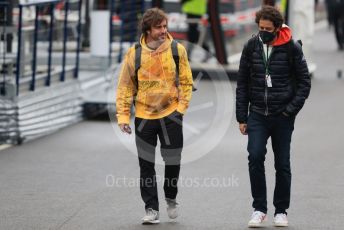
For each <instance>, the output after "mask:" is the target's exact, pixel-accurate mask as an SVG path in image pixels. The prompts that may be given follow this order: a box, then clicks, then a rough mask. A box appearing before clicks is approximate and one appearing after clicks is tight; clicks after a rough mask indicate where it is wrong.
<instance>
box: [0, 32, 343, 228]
mask: <svg viewBox="0 0 344 230" xmlns="http://www.w3.org/2000/svg"><path fill="white" fill-rule="evenodd" d="M314 46H315V47H314V50H315V51H314V58H313V60H314V62H315V63H316V64H317V65H318V69H317V71H316V73H315V78H314V79H313V86H312V93H311V96H310V98H309V100H308V101H307V103H306V106H305V108H304V109H303V111H302V112H301V113H300V115H299V116H298V117H297V120H296V125H295V127H296V128H295V133H294V136H293V146H292V151H293V153H292V170H293V182H292V200H291V208H290V209H289V220H290V227H289V228H288V229H295V230H296V229H300V230H307V229H312V230H316V229H319V230H325V229H335V230H340V229H343V228H342V221H343V218H344V199H343V191H344V179H343V168H344V155H343V154H344V148H343V142H344V129H343V127H344V122H343V118H344V106H343V104H344V103H343V99H344V79H341V80H338V79H337V78H336V71H337V69H340V68H341V69H342V70H343V68H344V53H343V52H341V53H340V52H338V51H337V49H336V44H335V41H334V36H333V31H328V30H327V28H320V29H318V30H317V32H316V37H315V42H314ZM208 84H211V83H210V82H208V81H202V82H201V86H202V87H208ZM195 95H196V94H195ZM210 96H211V92H208V93H206V94H202V96H200V97H210ZM197 100H198V99H197V98H196V97H195V101H197ZM198 116H199V114H197V113H190V114H189V115H187V116H186V120H188V121H191V120H193V119H197V117H198ZM207 116H209V119H210V118H211V114H209V115H207ZM201 125H202V124H201V123H200V124H199V126H201ZM209 138H211V137H209ZM245 146H246V137H245V136H242V135H240V134H239V131H238V129H237V124H236V122H235V120H234V119H232V122H231V124H230V128H229V129H228V131H227V132H226V133H225V136H224V138H223V139H222V140H221V142H220V144H218V145H217V146H216V148H214V149H213V150H212V151H211V152H210V153H209V154H207V155H205V156H203V157H202V158H200V159H198V160H196V161H193V162H191V163H187V164H184V165H183V166H182V171H181V176H182V178H183V180H184V181H183V186H182V187H181V188H180V193H179V197H178V198H179V202H180V203H181V216H180V218H179V219H178V221H177V222H171V221H169V220H168V219H167V215H166V213H165V204H164V203H161V205H160V208H161V221H162V223H161V224H160V225H159V226H141V225H140V218H141V217H142V215H143V204H142V201H141V199H140V194H139V189H138V187H137V186H135V183H133V181H132V180H134V179H135V178H137V177H138V173H139V169H138V162H137V159H136V156H135V155H134V154H131V153H130V152H128V150H127V149H126V148H125V147H124V145H123V144H122V143H121V141H120V140H119V139H118V137H117V136H116V135H115V132H114V130H113V128H112V126H111V123H110V122H107V121H84V122H81V123H79V124H77V125H74V126H72V127H69V128H66V129H64V130H62V131H60V132H58V133H55V134H52V135H50V136H46V137H44V138H41V139H38V140H35V141H32V142H29V143H25V144H23V145H22V146H15V147H11V148H8V149H5V150H2V151H1V152H0V185H1V187H0V229H9V230H14V229H25V230H29V229H33V230H38V229H42V230H43V229H44V230H45V229H72V230H76V229H104V230H107V229H115V230H117V229H121V230H122V229H124V230H134V229H164V230H168V229H174V230H178V229H183V230H185V229H197V230H203V229H204V230H205V229H209V230H210V229H223V230H225V229H235V230H236V229H238V230H239V229H246V225H247V221H248V218H249V216H250V215H251V211H252V210H251V197H250V188H249V178H248V169H247V153H246V150H245V148H246V147H245ZM268 151H269V152H268V154H267V162H266V172H267V175H268V178H267V182H268V192H269V195H268V199H269V200H268V201H269V213H268V214H269V215H270V223H271V219H272V218H271V217H272V214H273V207H272V192H273V185H274V169H273V158H272V152H271V148H268ZM185 154H187V153H185ZM157 173H158V174H159V175H162V173H163V168H162V166H161V165H157ZM124 177H125V178H126V179H124ZM115 178H122V180H120V181H117V182H118V183H117V185H114V184H113V182H114V181H113V179H115ZM207 178H215V179H213V180H214V181H213V183H214V184H213V186H209V183H210V182H209V179H207ZM229 179H230V180H231V181H230V182H229ZM223 180H224V181H223ZM195 181H198V184H195ZM106 182H108V184H107V183H106ZM112 185H113V186H112ZM160 187H161V183H160ZM159 192H160V194H159V195H160V198H161V200H162V194H163V192H162V190H161V188H160V190H159ZM267 229H273V227H271V225H270V226H269V227H267Z"/></svg>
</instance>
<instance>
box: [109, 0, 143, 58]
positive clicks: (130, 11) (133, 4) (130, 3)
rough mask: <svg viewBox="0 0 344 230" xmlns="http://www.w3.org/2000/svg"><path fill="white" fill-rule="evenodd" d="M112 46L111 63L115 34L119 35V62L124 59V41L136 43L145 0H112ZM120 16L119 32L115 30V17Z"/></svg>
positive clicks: (110, 2)
mask: <svg viewBox="0 0 344 230" xmlns="http://www.w3.org/2000/svg"><path fill="white" fill-rule="evenodd" d="M109 10H110V22H109V23H110V41H109V42H110V48H109V63H110V64H111V60H112V46H111V44H112V43H113V41H114V36H115V35H118V36H119V42H120V43H119V45H120V46H119V53H118V60H117V61H118V62H121V61H122V56H123V42H130V43H134V42H136V41H137V34H138V33H137V25H138V21H139V20H140V17H141V15H142V14H143V12H144V10H145V0H126V1H124V0H117V1H116V0H110V1H109ZM115 15H116V16H118V17H119V19H120V27H119V30H118V34H116V33H115V32H114V25H113V18H114V16H115Z"/></svg>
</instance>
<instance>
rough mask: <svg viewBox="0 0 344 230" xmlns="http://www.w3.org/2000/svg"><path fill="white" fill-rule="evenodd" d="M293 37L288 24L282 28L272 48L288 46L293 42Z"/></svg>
mask: <svg viewBox="0 0 344 230" xmlns="http://www.w3.org/2000/svg"><path fill="white" fill-rule="evenodd" d="M291 37H292V36H291V29H290V28H289V27H288V26H287V25H286V24H283V25H282V28H281V29H280V31H279V32H278V34H277V39H276V40H275V41H274V42H273V43H272V46H280V45H283V44H286V43H288V42H289V41H290V40H291Z"/></svg>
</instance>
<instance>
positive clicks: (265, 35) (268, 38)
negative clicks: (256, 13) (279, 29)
mask: <svg viewBox="0 0 344 230" xmlns="http://www.w3.org/2000/svg"><path fill="white" fill-rule="evenodd" d="M259 37H260V38H261V39H262V41H263V43H264V44H267V43H269V42H272V41H273V40H274V39H275V37H276V33H275V32H269V31H265V30H261V31H259Z"/></svg>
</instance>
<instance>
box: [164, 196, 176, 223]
mask: <svg viewBox="0 0 344 230" xmlns="http://www.w3.org/2000/svg"><path fill="white" fill-rule="evenodd" d="M166 203H167V215H168V217H169V218H171V219H176V218H177V217H178V203H177V202H176V199H169V198H166Z"/></svg>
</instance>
